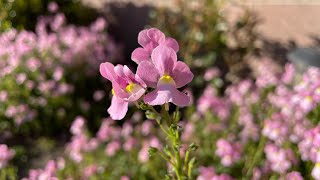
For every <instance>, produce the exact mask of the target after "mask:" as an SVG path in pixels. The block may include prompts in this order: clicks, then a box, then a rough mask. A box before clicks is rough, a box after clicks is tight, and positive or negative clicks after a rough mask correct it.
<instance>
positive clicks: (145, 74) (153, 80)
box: [137, 61, 160, 88]
mask: <svg viewBox="0 0 320 180" xmlns="http://www.w3.org/2000/svg"><path fill="white" fill-rule="evenodd" d="M137 75H138V76H139V77H140V78H141V79H142V80H143V81H144V82H145V83H146V84H147V86H149V87H152V88H155V87H156V86H157V83H158V80H159V78H160V75H159V73H158V70H157V69H156V68H155V67H154V65H153V64H152V63H151V62H150V61H143V62H142V63H140V64H139V66H138V69H137Z"/></svg>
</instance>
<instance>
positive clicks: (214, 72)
mask: <svg viewBox="0 0 320 180" xmlns="http://www.w3.org/2000/svg"><path fill="white" fill-rule="evenodd" d="M219 75H220V71H219V69H218V68H216V67H213V68H209V69H208V70H207V71H206V72H205V73H204V77H203V78H204V79H205V80H206V81H211V80H212V79H214V78H216V77H217V76H219Z"/></svg>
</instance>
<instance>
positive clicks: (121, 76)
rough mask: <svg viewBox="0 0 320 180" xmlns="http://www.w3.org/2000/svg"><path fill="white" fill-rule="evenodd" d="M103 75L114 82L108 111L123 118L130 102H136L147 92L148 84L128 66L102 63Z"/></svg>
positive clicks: (117, 117) (112, 116) (111, 114)
mask: <svg viewBox="0 0 320 180" xmlns="http://www.w3.org/2000/svg"><path fill="white" fill-rule="evenodd" d="M100 73H101V75H102V76H103V77H104V78H106V79H108V80H109V81H111V83H112V87H113V89H112V94H113V97H112V102H111V106H110V107H109V109H108V113H109V114H110V116H111V118H112V119H114V120H121V119H123V118H124V116H125V115H126V113H127V111H128V104H129V102H135V101H137V100H139V98H140V97H141V96H142V95H143V94H144V93H145V91H146V90H145V88H146V84H145V83H144V82H143V81H142V80H141V79H140V77H139V76H137V75H135V74H133V73H132V71H131V70H130V69H129V68H128V67H127V66H122V65H116V66H114V65H113V64H111V63H109V62H106V63H102V64H101V65H100Z"/></svg>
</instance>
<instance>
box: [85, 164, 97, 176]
mask: <svg viewBox="0 0 320 180" xmlns="http://www.w3.org/2000/svg"><path fill="white" fill-rule="evenodd" d="M97 170H98V167H97V165H96V164H91V165H89V166H87V167H86V168H85V169H84V172H83V175H84V177H85V178H89V177H90V176H92V175H94V174H95V173H97Z"/></svg>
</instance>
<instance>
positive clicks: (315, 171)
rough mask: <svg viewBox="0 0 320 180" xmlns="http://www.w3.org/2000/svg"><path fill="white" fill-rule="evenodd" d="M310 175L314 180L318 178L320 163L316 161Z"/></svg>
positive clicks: (319, 178)
mask: <svg viewBox="0 0 320 180" xmlns="http://www.w3.org/2000/svg"><path fill="white" fill-rule="evenodd" d="M311 175H312V177H313V178H314V179H315V180H320V163H317V164H316V165H315V166H314V168H313V169H312V172H311Z"/></svg>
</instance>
